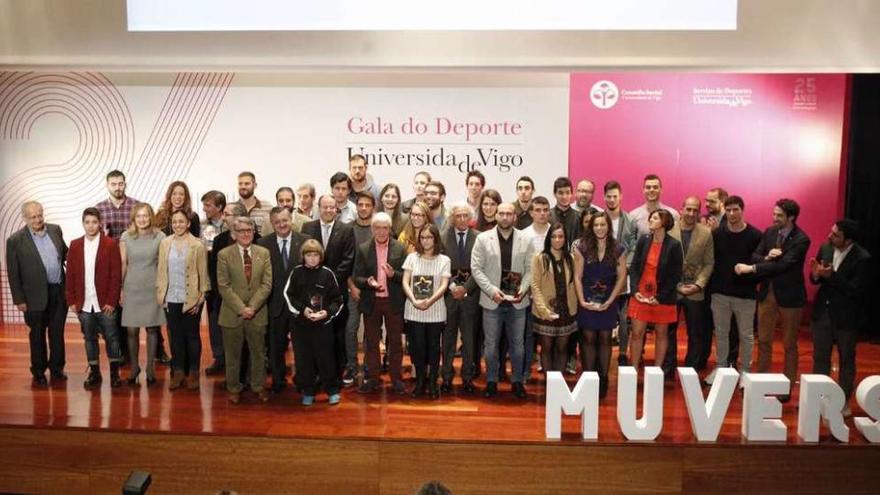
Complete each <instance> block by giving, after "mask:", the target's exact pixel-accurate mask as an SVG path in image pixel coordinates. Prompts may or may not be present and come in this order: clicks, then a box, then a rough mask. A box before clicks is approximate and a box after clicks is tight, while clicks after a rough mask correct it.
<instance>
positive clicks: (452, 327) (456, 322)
mask: <svg viewBox="0 0 880 495" xmlns="http://www.w3.org/2000/svg"><path fill="white" fill-rule="evenodd" d="M470 221H471V209H470V207H469V206H468V205H467V204H465V203H461V204H457V205H455V206H453V207H452V214H451V215H450V217H449V225H448V228H447V229H446V231H445V232H444V233H443V248H444V250H445V251H446V255H447V256H449V259H450V260H451V262H452V263H451V269H452V278H451V279H450V280H449V290H447V291H446V329H445V330H443V370H442V375H443V386H442V389H441V391H442V392H443V393H449V392H451V391H452V379H453V377H454V376H455V368H453V367H452V360H453V359H454V358H455V347H456V345H457V344H458V336H459V332H460V335H461V344H462V351H461V380H462V389H463V390H464V391H465V392H468V393H472V392H473V391H474V382H473V379H474V375H475V373H474V364H475V359H474V347H475V340H474V338H475V337H476V336H475V335H474V330H475V327H476V321H477V316H478V315H479V314H480V313H479V309H480V299H479V295H480V288H479V287H477V281H476V280H475V279H474V277H472V276H471V252H472V251H473V249H474V243H475V242H476V241H477V234H478V232H477V231H476V230H474V229H471V228H468V223H469V222H470Z"/></svg>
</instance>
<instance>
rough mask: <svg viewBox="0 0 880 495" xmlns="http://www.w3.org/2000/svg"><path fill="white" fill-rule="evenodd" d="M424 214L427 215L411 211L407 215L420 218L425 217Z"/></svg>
mask: <svg viewBox="0 0 880 495" xmlns="http://www.w3.org/2000/svg"><path fill="white" fill-rule="evenodd" d="M426 216H427V215H425V214H424V213H413V212H410V214H409V217H410V218H412V217H421V218H425V217H426Z"/></svg>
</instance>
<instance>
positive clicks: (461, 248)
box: [458, 232, 465, 265]
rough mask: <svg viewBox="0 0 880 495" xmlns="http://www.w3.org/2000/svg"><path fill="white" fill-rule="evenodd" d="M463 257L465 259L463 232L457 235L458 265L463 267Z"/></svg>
mask: <svg viewBox="0 0 880 495" xmlns="http://www.w3.org/2000/svg"><path fill="white" fill-rule="evenodd" d="M464 257H465V252H464V232H459V233H458V264H459V265H463V264H464Z"/></svg>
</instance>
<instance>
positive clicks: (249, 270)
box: [244, 248, 254, 283]
mask: <svg viewBox="0 0 880 495" xmlns="http://www.w3.org/2000/svg"><path fill="white" fill-rule="evenodd" d="M253 271H254V264H253V261H252V260H251V255H250V253H249V252H248V248H244V276H245V277H246V278H247V281H248V283H251V274H253Z"/></svg>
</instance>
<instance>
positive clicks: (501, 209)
mask: <svg viewBox="0 0 880 495" xmlns="http://www.w3.org/2000/svg"><path fill="white" fill-rule="evenodd" d="M496 218H497V219H498V226H496V227H495V228H494V229H491V230H487V231H485V232H483V233H481V234H480V235H478V236H477V240H476V243H475V244H474V249H473V251H472V252H471V272H472V276H473V277H474V279H475V280H476V281H477V285H478V286H479V287H480V290H481V293H480V306H482V308H483V331H484V332H485V338H486V341H485V344H484V345H485V356H486V374H487V383H486V390H485V391H484V393H483V396H484V397H486V398H492V397H495V395H497V393H498V375H499V367H498V366H499V349H498V347H499V341H500V340H501V335H502V332H503V333H504V334H506V335H507V340H508V342H509V344H510V357H511V364H512V367H513V369H512V372H511V378H510V381H511V384H512V390H513V394H514V395H515V396H516V397H517V398H520V399H525V398H526V389H525V386H524V385H523V370H524V369H525V366H524V350H525V347H524V346H525V342H524V338H525V325H526V309H527V308H528V307H529V304H530V303H531V299H530V297H529V287H530V284H531V272H532V258H534V254H535V251H534V249H533V248H532V239H531V237H529V236H528V235H526V234H524V233H522V231H519V230H516V229H515V228H514V227H513V222H514V219H515V213H514V207H513V204H511V203H502V204H500V205H498V214H497V216H496Z"/></svg>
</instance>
